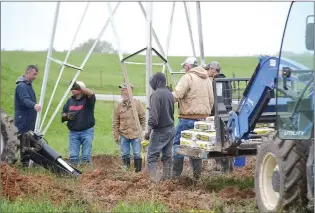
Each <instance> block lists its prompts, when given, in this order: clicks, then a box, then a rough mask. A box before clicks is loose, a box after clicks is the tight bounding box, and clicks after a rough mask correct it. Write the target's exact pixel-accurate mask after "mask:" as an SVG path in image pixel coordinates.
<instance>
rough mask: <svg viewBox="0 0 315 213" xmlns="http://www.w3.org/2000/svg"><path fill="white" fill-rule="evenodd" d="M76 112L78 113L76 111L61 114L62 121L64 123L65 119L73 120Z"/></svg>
mask: <svg viewBox="0 0 315 213" xmlns="http://www.w3.org/2000/svg"><path fill="white" fill-rule="evenodd" d="M76 114H77V113H76V112H68V113H64V114H63V115H62V116H61V122H62V123H63V122H65V121H72V120H74V118H75V115H76Z"/></svg>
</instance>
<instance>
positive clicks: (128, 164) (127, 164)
mask: <svg viewBox="0 0 315 213" xmlns="http://www.w3.org/2000/svg"><path fill="white" fill-rule="evenodd" d="M123 163H124V166H125V168H126V170H127V169H129V167H130V158H123Z"/></svg>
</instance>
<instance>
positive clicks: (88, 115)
mask: <svg viewBox="0 0 315 213" xmlns="http://www.w3.org/2000/svg"><path fill="white" fill-rule="evenodd" d="M71 92H72V96H71V97H70V98H69V99H68V100H67V102H66V104H65V105H64V106H63V110H62V115H61V121H62V122H65V121H67V126H68V129H69V155H70V156H69V160H70V163H71V164H74V165H76V164H78V163H79V162H80V159H79V155H80V147H81V146H82V158H81V162H82V163H88V164H89V163H91V155H92V142H93V139H94V125H95V118H94V108H95V102H96V98H95V94H94V92H93V91H92V90H91V89H89V88H86V87H85V84H84V83H83V82H82V81H77V82H74V84H73V86H72V88H71Z"/></svg>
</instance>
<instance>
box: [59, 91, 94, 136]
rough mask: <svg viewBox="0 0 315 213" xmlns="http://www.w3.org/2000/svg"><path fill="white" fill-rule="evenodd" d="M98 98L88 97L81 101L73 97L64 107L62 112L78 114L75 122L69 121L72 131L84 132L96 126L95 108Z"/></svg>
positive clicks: (82, 98) (83, 97)
mask: <svg viewBox="0 0 315 213" xmlns="http://www.w3.org/2000/svg"><path fill="white" fill-rule="evenodd" d="M95 102H96V97H95V95H94V94H93V95H92V96H91V97H90V98H88V97H87V96H86V95H84V96H82V97H81V98H80V99H76V98H75V97H73V96H72V97H71V98H69V99H68V101H67V103H66V104H65V105H64V107H63V110H62V112H63V113H68V112H76V115H75V118H74V120H71V121H68V123H67V126H68V129H69V130H70V131H82V130H86V129H89V128H92V127H93V126H94V125H95V117H94V108H95Z"/></svg>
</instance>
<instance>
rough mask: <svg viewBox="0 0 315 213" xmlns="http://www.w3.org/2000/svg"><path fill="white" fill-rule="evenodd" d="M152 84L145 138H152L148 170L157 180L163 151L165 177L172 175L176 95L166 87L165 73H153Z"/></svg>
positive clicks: (153, 178) (152, 178)
mask: <svg viewBox="0 0 315 213" xmlns="http://www.w3.org/2000/svg"><path fill="white" fill-rule="evenodd" d="M150 85H151V87H152V89H153V90H154V92H153V93H152V95H151V97H150V112H149V119H148V129H147V132H146V133H145V136H144V138H145V139H146V140H149V139H150V138H151V139H150V143H149V147H148V160H147V161H148V172H149V175H150V179H151V180H152V181H157V180H158V178H157V175H156V167H157V161H158V158H159V157H160V153H161V152H162V154H163V156H162V162H163V179H168V178H170V176H171V167H172V147H173V138H174V136H175V128H174V97H173V94H172V93H171V91H170V90H169V89H168V88H166V77H165V75H164V74H163V73H161V72H158V73H156V74H155V75H153V76H152V78H151V79H150ZM152 130H153V131H152ZM151 131H152V134H151ZM150 134H151V136H150Z"/></svg>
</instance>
